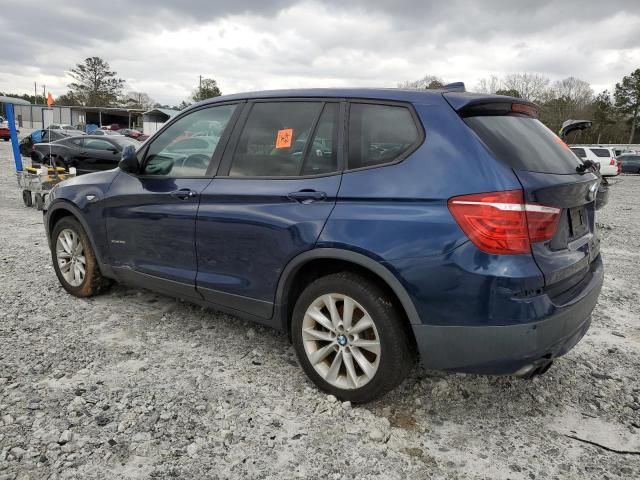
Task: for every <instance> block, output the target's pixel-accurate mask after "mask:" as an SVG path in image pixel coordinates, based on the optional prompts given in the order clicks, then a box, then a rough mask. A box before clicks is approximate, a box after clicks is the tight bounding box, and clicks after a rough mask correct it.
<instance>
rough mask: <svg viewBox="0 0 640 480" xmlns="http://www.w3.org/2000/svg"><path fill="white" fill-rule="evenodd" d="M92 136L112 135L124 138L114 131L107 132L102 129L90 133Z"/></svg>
mask: <svg viewBox="0 0 640 480" xmlns="http://www.w3.org/2000/svg"><path fill="white" fill-rule="evenodd" d="M90 135H102V136H105V135H109V136H111V135H120V136H122V133H120V132H116V131H113V130H105V129H102V128H96V129H95V130H92V131H91V132H90Z"/></svg>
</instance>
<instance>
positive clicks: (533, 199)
mask: <svg viewBox="0 0 640 480" xmlns="http://www.w3.org/2000/svg"><path fill="white" fill-rule="evenodd" d="M516 105H517V104H516ZM510 108H511V106H510V105H509V110H507V111H505V112H504V114H503V115H496V113H497V112H496V109H495V108H494V109H493V110H491V112H490V114H484V113H485V112H484V111H483V110H482V109H481V108H478V107H476V108H475V109H474V111H473V112H471V113H468V114H466V115H464V114H463V116H464V121H465V123H467V125H468V126H469V127H471V129H472V130H473V131H474V132H475V133H476V135H477V136H478V137H479V138H480V140H481V141H482V142H483V143H484V144H485V146H486V147H487V148H488V150H489V151H490V152H492V153H493V155H494V156H495V157H496V158H497V159H498V160H500V161H502V162H504V163H506V164H507V165H509V166H511V167H512V168H513V171H514V172H515V174H516V175H517V177H518V179H519V181H520V183H521V184H522V188H523V192H524V200H525V202H527V203H531V204H532V205H533V206H531V207H530V208H535V206H536V205H537V204H540V205H541V207H540V211H549V212H551V213H552V214H553V212H555V215H557V218H556V221H557V228H556V230H555V233H554V234H553V237H552V238H551V239H550V240H548V241H543V242H534V243H532V244H531V250H532V254H533V257H534V259H535V261H536V263H537V264H538V266H539V268H540V270H541V271H542V273H543V274H544V278H545V285H546V286H547V288H548V290H549V292H551V293H553V295H554V296H555V297H556V298H558V299H559V301H562V298H564V297H563V295H565V296H566V295H570V294H571V292H572V289H574V288H576V286H577V285H578V284H580V282H582V281H583V280H585V278H587V277H589V275H590V272H591V271H592V263H593V262H594V261H595V260H596V259H598V258H599V251H600V240H599V235H598V234H597V231H596V225H595V199H596V193H597V189H598V183H599V179H598V176H597V175H596V174H594V173H593V172H592V171H590V170H588V169H587V170H585V171H582V172H581V171H580V170H581V168H579V167H580V162H579V160H578V159H577V158H576V156H575V155H574V154H573V153H572V152H571V151H570V149H569V147H568V146H567V145H566V144H565V143H564V142H563V141H562V140H561V139H560V138H558V137H557V136H556V135H555V134H553V132H551V131H550V130H549V129H548V128H546V127H545V126H544V125H543V124H542V123H541V122H540V121H539V120H537V118H534V117H532V116H529V115H527V114H525V113H522V112H523V111H525V112H526V109H525V108H523V107H519V108H518V111H517V112H514V111H511V110H510ZM546 207H548V208H550V209H551V210H547V209H546ZM530 235H531V232H530ZM565 299H566V298H565Z"/></svg>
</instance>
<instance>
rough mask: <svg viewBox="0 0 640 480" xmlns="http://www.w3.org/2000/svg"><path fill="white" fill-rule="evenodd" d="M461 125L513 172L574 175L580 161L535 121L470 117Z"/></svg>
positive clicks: (512, 118) (511, 116) (526, 118)
mask: <svg viewBox="0 0 640 480" xmlns="http://www.w3.org/2000/svg"><path fill="white" fill-rule="evenodd" d="M464 121H465V123H466V124H467V125H468V126H469V127H471V129H472V130H473V131H474V132H475V133H476V134H477V135H478V136H479V137H480V139H481V140H482V141H483V142H484V143H485V145H486V146H487V148H488V149H489V150H490V151H491V153H493V155H494V156H495V157H496V158H498V160H500V161H502V162H503V163H505V164H507V165H509V166H510V167H511V168H514V169H516V170H528V171H531V172H542V173H561V174H564V173H576V167H577V166H579V165H580V160H579V159H578V158H577V157H576V156H575V155H574V154H573V152H572V151H571V150H570V149H569V147H568V146H567V144H566V143H564V142H563V141H562V140H560V138H559V137H558V136H557V135H555V134H554V133H553V132H552V131H551V130H549V129H548V128H547V127H545V126H544V125H543V124H542V123H541V122H540V121H539V120H537V119H535V118H531V117H524V116H516V115H509V116H497V115H493V116H474V117H467V118H465V119H464Z"/></svg>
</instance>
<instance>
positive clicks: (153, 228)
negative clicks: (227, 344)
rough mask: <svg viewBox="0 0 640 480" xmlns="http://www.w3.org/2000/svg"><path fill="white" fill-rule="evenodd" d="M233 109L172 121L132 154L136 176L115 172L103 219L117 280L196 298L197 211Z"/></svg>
mask: <svg viewBox="0 0 640 480" xmlns="http://www.w3.org/2000/svg"><path fill="white" fill-rule="evenodd" d="M237 108H238V105H237V104H223V105H214V106H205V107H202V108H199V109H197V110H193V111H190V112H187V113H186V114H184V115H181V116H179V117H177V118H176V119H175V120H174V121H172V122H171V123H170V124H169V125H166V126H165V127H164V128H163V130H162V131H161V132H160V133H158V134H157V135H156V137H155V138H154V140H153V141H152V142H151V143H150V144H149V145H148V147H147V148H145V150H144V151H142V152H140V153H139V154H140V156H141V157H143V160H142V167H141V170H140V172H139V173H138V174H135V175H134V174H129V173H125V172H120V174H119V175H118V176H117V177H116V178H115V179H114V181H113V183H112V184H111V187H110V189H109V198H108V199H107V202H106V204H107V208H106V211H105V214H106V222H107V236H108V240H109V246H110V259H111V260H110V261H111V264H112V266H113V267H114V271H115V272H116V275H118V278H120V279H121V280H123V281H127V280H130V281H133V282H136V283H138V284H140V283H143V284H148V285H149V286H151V287H152V288H154V289H156V290H159V291H163V292H165V293H167V294H169V295H175V296H184V297H195V298H201V297H200V296H199V295H198V294H197V292H196V289H195V279H196V271H197V261H196V249H195V235H196V215H197V212H198V204H199V202H200V195H201V193H202V192H203V191H204V189H205V187H206V186H207V185H208V184H209V183H210V182H211V178H212V176H213V173H214V172H215V171H216V168H217V165H218V161H219V158H220V155H221V152H222V149H223V147H224V144H225V142H226V139H227V138H228V131H229V130H230V128H231V125H232V124H233V122H234V119H235V118H236V109H237ZM185 132H195V134H197V135H199V136H198V137H197V138H198V139H199V140H200V141H199V142H198V144H199V146H200V148H195V145H193V142H192V143H191V144H190V145H185V144H183V143H181V140H180V139H181V138H182V137H183V136H184V134H185ZM185 147H189V148H185Z"/></svg>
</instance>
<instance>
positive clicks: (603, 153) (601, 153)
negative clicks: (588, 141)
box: [589, 148, 613, 158]
mask: <svg viewBox="0 0 640 480" xmlns="http://www.w3.org/2000/svg"><path fill="white" fill-rule="evenodd" d="M589 150H591V151H592V152H593V153H594V154H595V155H596V157H600V158H604V157H612V156H613V155H611V153H610V152H609V150H607V149H606V148H590V149H589Z"/></svg>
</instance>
